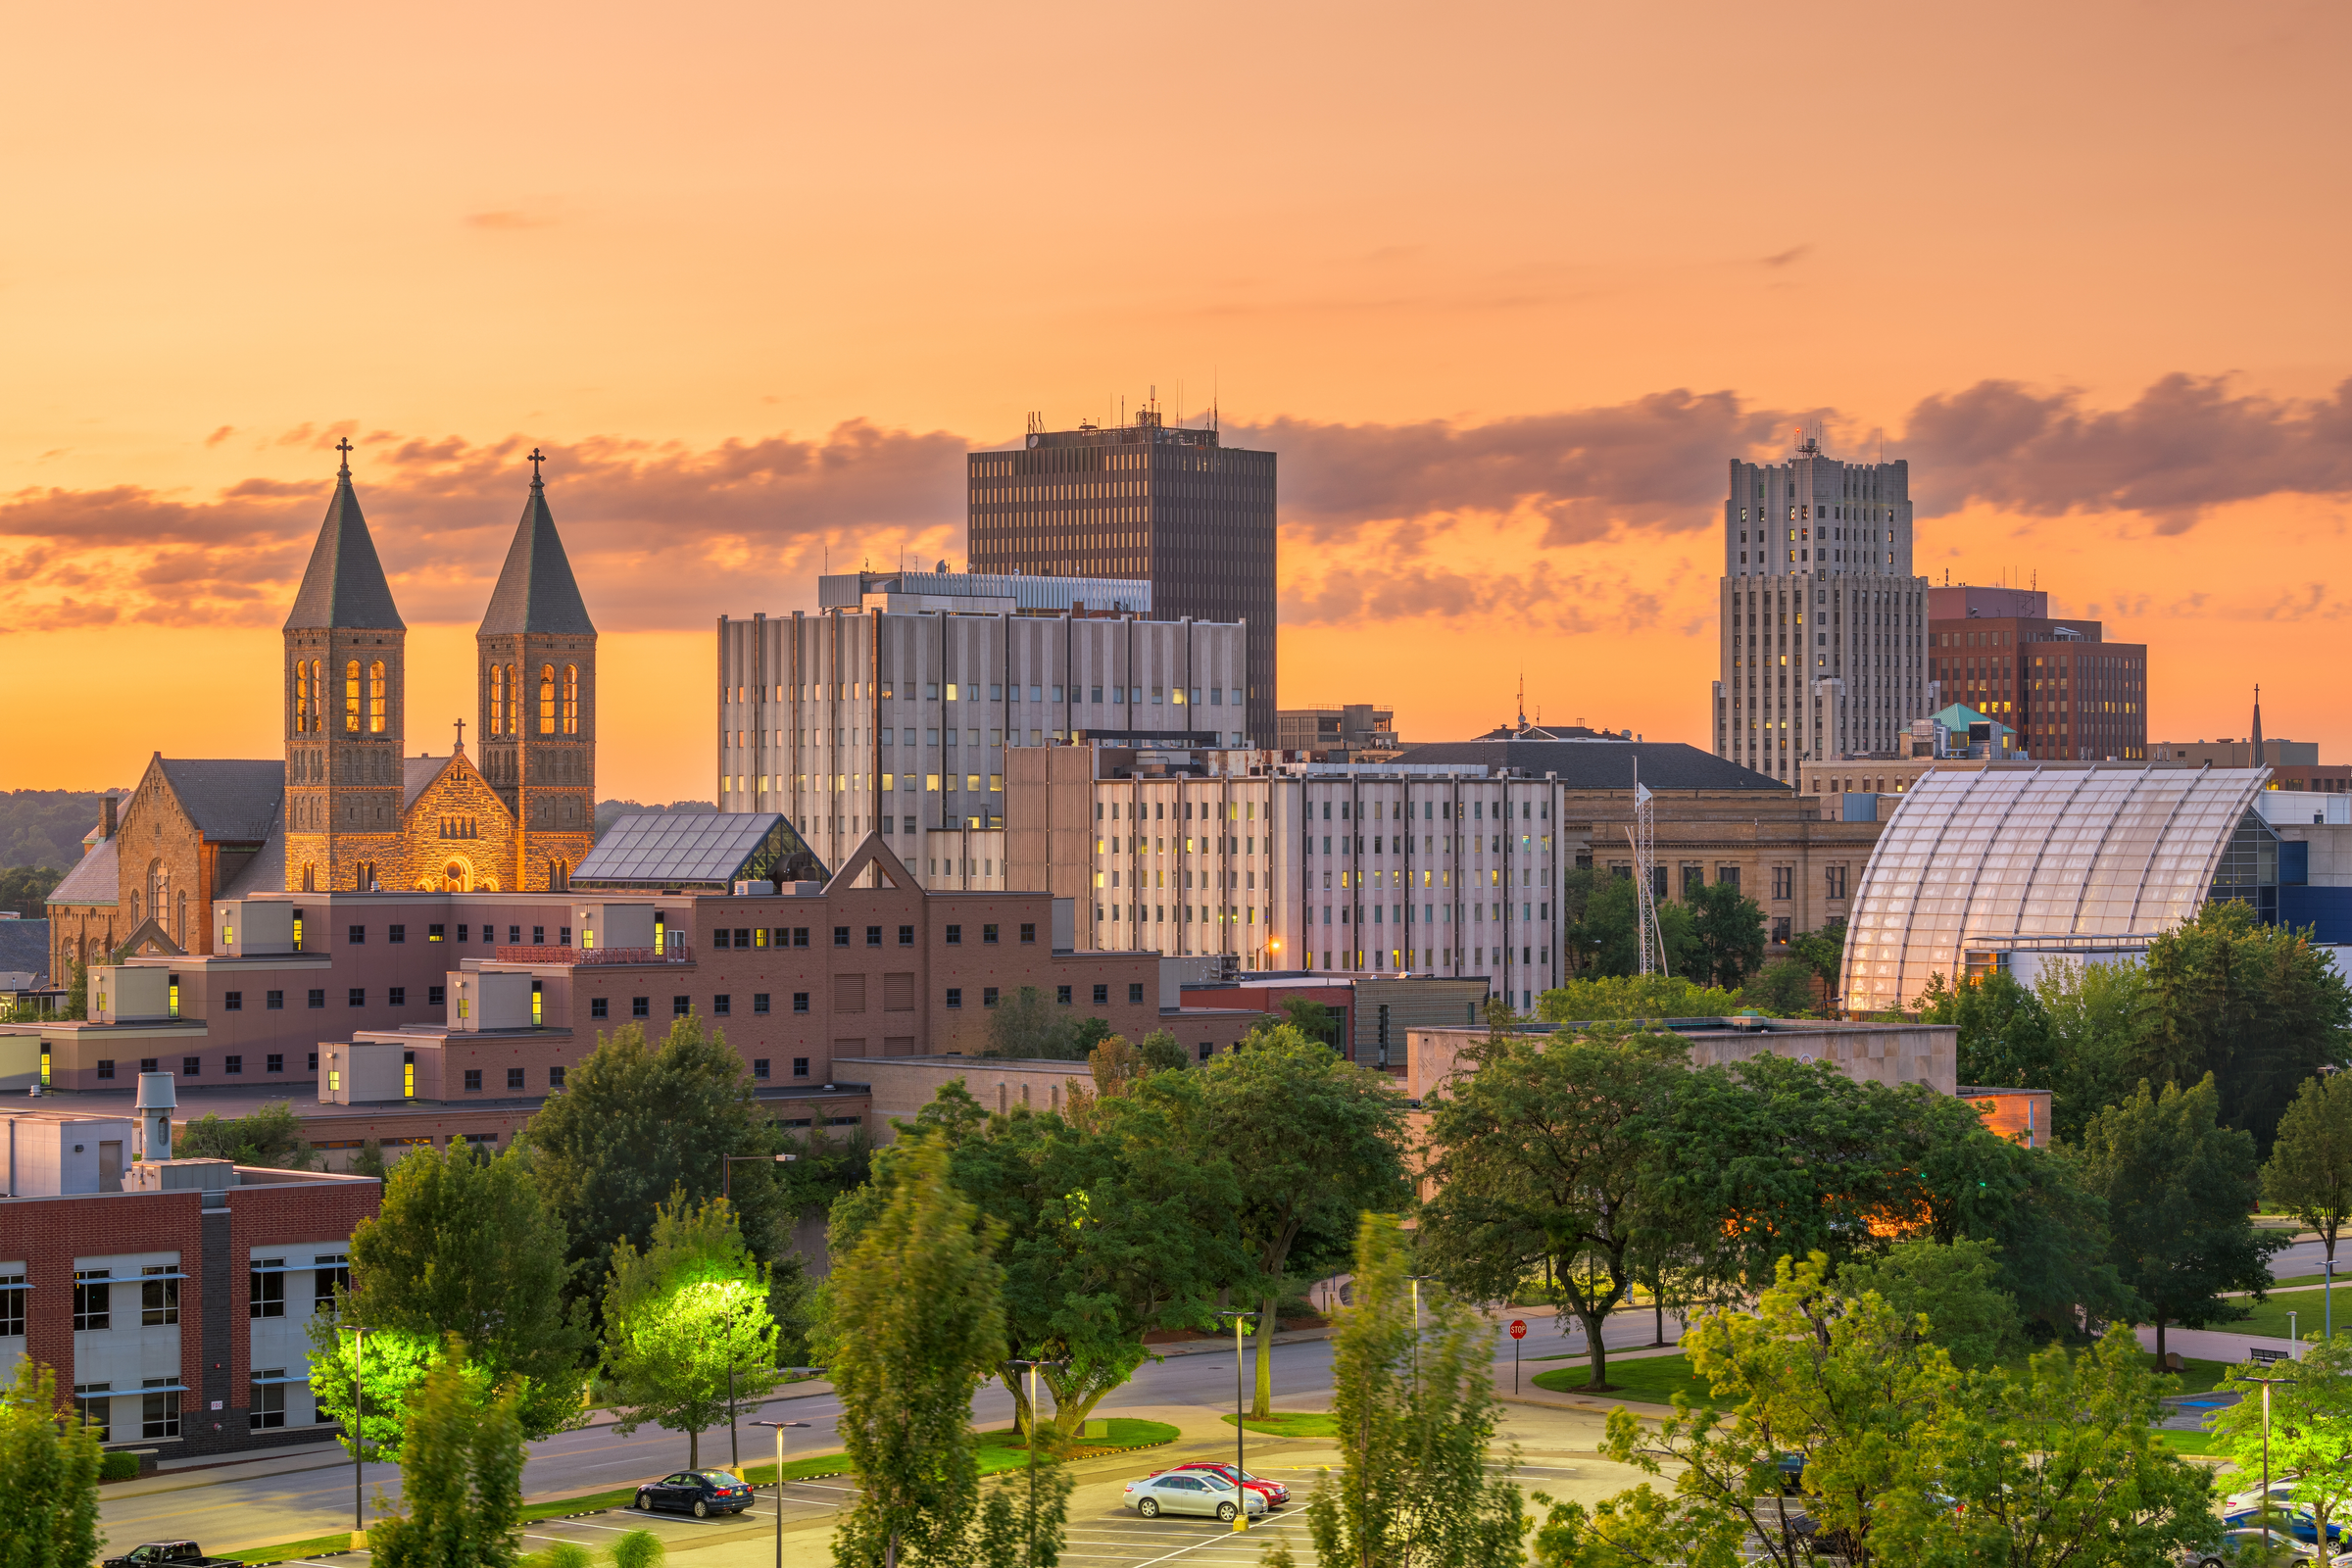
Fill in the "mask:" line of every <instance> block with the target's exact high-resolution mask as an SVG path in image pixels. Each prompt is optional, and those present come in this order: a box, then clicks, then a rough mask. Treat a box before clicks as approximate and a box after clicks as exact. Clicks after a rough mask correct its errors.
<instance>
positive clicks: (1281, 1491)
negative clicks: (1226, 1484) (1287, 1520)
mask: <svg viewBox="0 0 2352 1568" xmlns="http://www.w3.org/2000/svg"><path fill="white" fill-rule="evenodd" d="M1188 1470H1200V1471H1205V1472H1206V1473H1207V1474H1209V1475H1215V1476H1223V1477H1224V1478H1225V1479H1226V1480H1228V1481H1231V1480H1233V1479H1234V1468H1233V1466H1231V1465H1229V1464H1219V1463H1214V1462H1211V1461H1206V1460H1203V1461H1201V1462H1200V1463H1198V1464H1180V1465H1173V1466H1171V1467H1169V1468H1168V1469H1166V1470H1155V1471H1153V1472H1152V1474H1154V1475H1178V1474H1181V1473H1183V1472H1185V1471H1188ZM1241 1482H1242V1485H1243V1486H1245V1487H1248V1488H1249V1489H1250V1491H1252V1492H1254V1493H1256V1494H1257V1495H1259V1496H1261V1497H1263V1498H1265V1499H1266V1506H1267V1507H1269V1508H1279V1507H1281V1506H1282V1505H1283V1504H1284V1503H1286V1502H1288V1501H1290V1500H1291V1489H1290V1488H1288V1487H1286V1486H1284V1485H1283V1484H1282V1483H1281V1482H1279V1481H1276V1480H1274V1479H1272V1478H1271V1477H1268V1476H1256V1475H1249V1474H1244V1475H1243V1476H1242V1477H1241Z"/></svg>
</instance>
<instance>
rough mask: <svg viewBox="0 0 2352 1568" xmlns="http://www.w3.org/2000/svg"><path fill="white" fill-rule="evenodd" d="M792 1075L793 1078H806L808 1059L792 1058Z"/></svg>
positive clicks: (807, 1074)
mask: <svg viewBox="0 0 2352 1568" xmlns="http://www.w3.org/2000/svg"><path fill="white" fill-rule="evenodd" d="M792 1075H793V1076H794V1077H795V1078H806V1077H808V1076H809V1058H808V1057H807V1056H795V1057H793V1058H792Z"/></svg>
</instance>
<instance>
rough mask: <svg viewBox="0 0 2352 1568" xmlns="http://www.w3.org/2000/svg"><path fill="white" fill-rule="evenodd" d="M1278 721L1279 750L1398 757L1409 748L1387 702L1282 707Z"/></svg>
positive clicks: (1326, 758)
mask: <svg viewBox="0 0 2352 1568" xmlns="http://www.w3.org/2000/svg"><path fill="white" fill-rule="evenodd" d="M1274 723H1275V730H1276V741H1275V744H1276V746H1277V748H1278V749H1279V750H1281V751H1282V752H1283V753H1284V754H1286V755H1298V754H1301V753H1303V754H1305V755H1306V756H1307V759H1308V760H1312V761H1317V762H1349V761H1362V762H1380V761H1394V760H1396V759H1397V756H1398V755H1399V754H1400V753H1402V752H1403V751H1404V749H1405V747H1404V742H1403V741H1402V740H1401V739H1399V738H1398V737H1397V711H1396V710H1395V709H1393V708H1391V707H1389V706H1388V705H1387V704H1385V703H1309V704H1308V705H1307V706H1306V707H1304V708H1285V709H1282V710H1280V711H1277V712H1276V713H1275V715H1274Z"/></svg>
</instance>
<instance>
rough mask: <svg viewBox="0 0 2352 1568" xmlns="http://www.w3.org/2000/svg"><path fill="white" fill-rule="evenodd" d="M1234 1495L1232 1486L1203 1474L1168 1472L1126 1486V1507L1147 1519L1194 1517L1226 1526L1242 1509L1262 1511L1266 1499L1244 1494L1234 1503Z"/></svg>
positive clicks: (1201, 1471) (1256, 1495)
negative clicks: (1205, 1517)
mask: <svg viewBox="0 0 2352 1568" xmlns="http://www.w3.org/2000/svg"><path fill="white" fill-rule="evenodd" d="M1234 1494H1235V1489H1234V1485H1233V1483H1232V1482H1230V1481H1228V1480H1226V1479H1225V1478H1224V1477H1223V1476H1220V1475H1215V1474H1211V1473H1210V1472H1207V1471H1204V1470H1171V1471H1169V1472H1167V1473H1166V1474H1164V1475H1156V1476H1146V1477H1145V1478H1144V1479H1143V1480H1141V1481H1130V1482H1128V1483H1127V1501H1128V1503H1129V1504H1130V1505H1131V1506H1132V1507H1133V1508H1134V1509H1135V1511H1136V1512H1137V1513H1140V1514H1142V1515H1143V1516H1144V1517H1145V1518H1147V1519H1156V1518H1158V1517H1159V1516H1160V1515H1161V1514H1163V1513H1198V1514H1206V1515H1209V1516H1211V1517H1214V1518H1217V1519H1222V1520H1225V1521H1227V1522H1229V1523H1230V1522H1231V1521H1232V1519H1233V1517H1234V1515H1235V1513H1236V1512H1238V1511H1239V1510H1240V1509H1241V1508H1242V1507H1244V1506H1247V1507H1248V1508H1249V1510H1250V1512H1251V1513H1253V1514H1257V1513H1264V1512H1265V1511H1266V1499H1265V1498H1264V1497H1263V1496H1261V1495H1258V1494H1257V1493H1255V1492H1250V1493H1247V1494H1245V1495H1244V1497H1243V1499H1242V1500H1241V1501H1238V1502H1237V1501H1236V1500H1235V1495H1234Z"/></svg>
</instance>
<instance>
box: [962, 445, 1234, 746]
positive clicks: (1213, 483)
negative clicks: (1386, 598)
mask: <svg viewBox="0 0 2352 1568" xmlns="http://www.w3.org/2000/svg"><path fill="white" fill-rule="evenodd" d="M1042 424H1043V421H1042V420H1040V419H1038V418H1036V417H1034V416H1033V417H1031V419H1030V426H1029V438H1028V441H1027V443H1026V444H1025V445H1024V446H1022V447H1021V448H1020V449H1019V450H1018V451H1013V452H974V453H971V454H970V455H969V456H968V457H967V458H966V460H965V461H966V463H967V465H968V466H969V469H970V479H971V503H970V504H971V569H972V570H973V571H986V572H1026V573H1030V574H1032V575H1036V576H1051V577H1142V578H1146V579H1148V580H1149V581H1150V582H1151V584H1152V616H1153V618H1155V619H1159V620H1175V619H1179V618H1182V617H1184V616H1187V615H1189V616H1192V617H1193V618H1194V619H1197V620H1216V621H1244V622H1247V623H1248V625H1249V628H1250V630H1249V656H1248V658H1249V690H1250V697H1249V731H1250V744H1252V745H1254V746H1272V745H1274V744H1275V741H1276V736H1275V722H1274V454H1273V453H1271V452H1249V451H1245V450H1243V449H1241V448H1239V447H1228V446H1221V445H1219V444H1218V441H1217V432H1216V430H1215V429H1214V428H1213V427H1211V428H1208V429H1195V428H1192V427H1190V426H1185V425H1168V424H1163V423H1162V422H1161V421H1160V417H1159V414H1158V412H1157V410H1155V409H1154V410H1147V411H1145V412H1143V413H1139V414H1138V415H1137V416H1136V417H1135V422H1134V423H1133V424H1127V425H1116V426H1096V425H1091V424H1084V423H1082V424H1080V425H1079V427H1078V428H1077V429H1075V430H1047V429H1044V428H1042V427H1041V426H1042ZM1087 608H1088V609H1089V610H1094V609H1098V608H1100V609H1101V610H1103V611H1108V610H1109V608H1110V607H1109V606H1107V605H1104V606H1101V607H1096V606H1089V607H1087Z"/></svg>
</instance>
